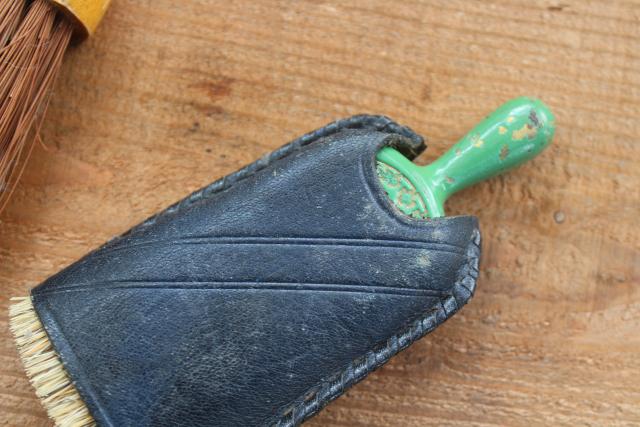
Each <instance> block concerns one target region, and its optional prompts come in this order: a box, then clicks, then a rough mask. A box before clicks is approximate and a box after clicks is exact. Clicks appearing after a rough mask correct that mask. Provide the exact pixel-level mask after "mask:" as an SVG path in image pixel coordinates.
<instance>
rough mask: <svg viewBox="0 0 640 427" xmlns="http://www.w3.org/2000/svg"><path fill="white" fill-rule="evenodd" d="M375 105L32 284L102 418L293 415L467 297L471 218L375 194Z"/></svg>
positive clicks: (66, 359) (397, 131) (382, 131)
mask: <svg viewBox="0 0 640 427" xmlns="http://www.w3.org/2000/svg"><path fill="white" fill-rule="evenodd" d="M386 145H389V146H393V147H395V148H396V149H398V150H400V151H401V152H402V153H404V154H405V155H406V156H407V157H409V158H413V157H415V156H416V155H417V154H419V153H420V152H421V151H422V150H423V149H424V148H425V147H424V143H423V140H422V138H421V137H420V136H418V135H416V134H415V133H413V132H412V131H411V130H409V129H408V128H406V127H402V126H399V125H397V124H395V123H394V122H392V121H391V120H389V119H388V118H386V117H381V116H355V117H352V118H349V119H345V120H341V121H338V122H334V123H332V124H330V125H328V126H326V127H323V128H321V129H319V130H317V131H314V132H311V133H309V134H307V135H304V136H303V137H301V138H299V139H296V140H295V141H293V142H291V143H289V144H287V145H285V146H283V147H282V148H280V149H278V150H276V151H274V152H272V153H270V154H268V155H266V156H264V157H263V158H261V159H260V160H258V161H256V162H255V163H253V164H251V165H249V166H247V167H245V168H244V169H241V170H239V171H238V172H235V173H233V174H231V175H229V176H226V177H224V178H222V179H220V180H218V181H216V182H214V183H213V184H211V185H209V186H207V187H205V188H203V189H201V190H199V191H197V192H195V193H193V194H192V195H190V196H189V197H187V198H185V199H184V200H182V201H180V202H179V203H177V204H175V205H173V206H171V207H169V208H168V209H166V210H165V211H163V212H161V213H160V214H158V215H156V216H154V217H152V218H150V219H148V220H147V221H145V222H144V223H142V224H140V225H138V226H137V227H134V228H133V229H132V230H130V231H129V232H127V233H126V234H124V235H122V236H120V237H118V238H116V239H114V240H112V241H111V242H109V243H107V244H106V245H104V246H103V247H101V248H99V249H98V250H96V251H94V252H92V253H90V254H88V255H87V256H85V257H84V258H82V259H81V260H79V261H78V262H76V263H75V264H73V265H71V266H70V267H68V268H66V269H65V270H63V271H62V272H60V273H58V274H56V275H55V276H53V277H51V278H50V279H48V280H47V281H45V282H44V283H43V284H42V285H40V286H39V287H37V288H36V289H34V290H33V292H32V298H33V302H34V306H35V307H36V311H37V313H38V315H39V316H40V319H41V320H42V322H43V324H44V325H45V328H46V331H47V333H48V335H49V338H50V340H51V341H52V343H53V345H54V347H55V349H56V351H57V352H58V354H59V355H60V357H61V359H62V361H63V363H64V366H65V369H66V371H67V372H68V373H69V375H70V376H71V378H72V380H73V381H74V382H75V385H76V387H77V389H78V391H79V393H80V394H81V396H82V398H83V400H84V402H85V403H86V404H87V406H88V407H89V409H90V412H91V414H92V415H93V417H94V418H95V420H96V421H97V422H98V424H99V425H102V426H118V427H121V426H136V427H139V426H194V425H198V426H293V425H298V424H300V423H301V422H303V421H304V420H305V419H307V418H309V417H310V416H312V415H314V414H315V413H317V412H318V411H319V410H320V409H321V408H322V407H324V406H325V405H326V404H327V403H328V402H330V401H331V400H333V399H335V398H336V397H338V396H339V395H341V394H342V393H343V392H344V391H345V389H346V388H348V387H350V386H351V385H353V384H354V383H356V382H358V381H360V380H361V379H363V378H364V377H365V376H366V375H367V374H369V373H370V372H372V371H373V370H375V369H376V368H378V367H379V366H381V365H382V364H384V363H385V362H387V361H388V360H389V358H390V357H391V356H393V355H394V354H396V353H397V352H399V351H400V350H402V349H404V348H405V347H407V346H409V345H410V344H411V343H412V342H414V341H415V340H417V339H418V338H420V337H422V336H424V335H425V334H427V333H429V332H430V331H432V330H433V329H434V328H435V327H436V326H438V325H439V324H441V323H442V322H443V321H444V320H446V319H447V318H448V317H450V316H451V315H452V314H454V313H455V312H456V311H457V310H458V309H459V308H460V307H461V306H462V305H463V304H465V303H466V302H467V300H468V299H469V298H470V297H471V295H472V294H473V292H474V289H475V283H476V278H477V276H478V259H479V255H480V234H479V231H478V224H477V220H476V218H474V217H469V216H459V217H445V218H438V219H432V220H417V219H412V218H409V217H406V216H404V215H403V214H402V213H400V212H399V211H398V210H396V208H395V207H394V206H393V205H392V203H391V202H390V201H389V200H388V198H387V197H386V195H385V193H384V191H383V190H382V188H381V186H380V184H379V182H378V178H377V176H376V163H375V156H376V153H377V152H378V150H379V149H380V148H381V147H383V146H386Z"/></svg>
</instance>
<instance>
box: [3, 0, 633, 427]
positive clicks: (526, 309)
mask: <svg viewBox="0 0 640 427" xmlns="http://www.w3.org/2000/svg"><path fill="white" fill-rule="evenodd" d="M346 3H347V2H340V1H277V0H269V1H260V2H255V1H248V0H242V1H235V2H228V1H219V0H183V1H180V2H175V1H169V0H113V3H112V6H111V8H110V10H109V11H108V13H107V15H106V17H105V20H104V22H103V24H102V26H101V27H100V28H99V29H98V32H97V34H96V36H95V37H94V38H93V39H91V40H90V41H88V42H87V43H85V44H82V45H80V46H77V47H75V48H72V49H71V50H70V52H69V53H68V55H67V58H66V60H65V64H64V67H63V70H62V73H61V77H60V79H59V80H58V82H57V85H56V88H55V92H56V93H55V94H54V97H53V103H52V105H51V108H50V110H49V113H48V117H47V119H46V125H45V129H44V130H43V132H42V137H43V142H44V144H43V145H42V146H40V147H38V148H37V149H36V152H35V154H34V156H33V158H32V161H31V162H30V164H29V167H28V170H27V172H26V174H25V176H24V179H23V180H22V183H21V185H20V186H19V188H18V190H17V192H16V195H15V197H14V199H13V201H12V203H11V205H10V206H9V208H8V209H7V210H6V211H5V212H4V214H3V215H2V217H1V218H0V312H2V313H3V315H2V316H0V425H5V426H22V425H29V426H48V425H50V423H49V421H48V420H47V418H46V415H45V413H44V411H43V409H42V408H41V406H40V404H39V403H38V400H37V398H36V397H35V395H34V393H33V390H32V389H31V386H30V385H29V383H28V381H27V379H26V377H25V375H24V373H23V371H22V367H21V365H20V362H19V361H18V358H17V354H16V351H15V349H14V347H13V344H12V340H11V338H10V334H9V332H8V327H7V316H6V313H7V307H8V305H9V300H8V299H9V297H10V296H20V295H25V294H27V292H28V289H30V288H31V287H33V286H35V285H36V284H38V283H39V282H40V281H41V280H43V279H44V278H46V277H47V276H48V275H50V274H52V273H54V272H56V271H57V270H58V269H60V268H62V267H64V266H65V265H67V264H69V263H71V262H73V261H74V260H75V259H77V258H78V257H80V256H81V255H83V254H84V253H85V252H87V251H88V250H90V249H92V248H94V247H95V246H97V245H99V244H100V243H102V242H103V241H105V240H106V239H108V238H110V237H112V236H114V235H117V234H119V233H121V232H123V231H125V230H126V229H128V228H129V227H131V226H133V225H135V224H136V223H138V222H140V221H141V220H143V219H144V218H146V217H147V216H149V215H151V214H152V213H154V212H155V211H157V210H159V209H161V208H163V207H165V206H167V205H168V204H170V203H172V202H174V201H176V200H178V199H180V198H182V197H183V196H184V195H186V194H187V193H189V192H190V191H192V190H195V189H197V188H199V187H200V186H202V185H205V184H207V183H209V182H211V181H212V180H214V179H216V178H218V177H220V176H222V175H225V174H227V173H229V172H232V171H234V170H236V169H237V168H239V167H240V166H243V165H245V164H246V163H248V162H251V161H253V160H255V159H257V158H258V157H260V156H261V155H263V154H264V153H267V152H268V151H270V150H272V149H274V148H277V147H278V146H280V145H282V144H283V143H285V142H287V141H288V140H290V139H292V138H294V137H296V136H298V135H300V134H302V133H304V132H306V131H309V130H311V129H314V128H316V127H318V126H321V125H323V124H325V123H327V122H329V121H331V120H334V119H337V118H341V117H344V116H348V115H351V114H356V113H362V112H368V113H382V114H387V115H389V116H391V117H392V118H394V119H396V120H397V121H399V122H400V123H404V124H407V125H409V126H411V127H413V128H414V129H415V130H416V131H418V132H419V133H421V134H424V135H427V136H428V138H429V140H430V144H429V145H430V147H429V149H428V150H427V152H426V153H425V154H424V155H422V156H421V157H420V158H419V162H421V163H427V162H429V161H431V160H433V159H434V158H436V157H437V156H438V155H439V154H441V153H443V152H444V151H445V149H446V147H448V146H449V145H450V144H452V143H453V142H455V141H456V140H457V139H458V138H459V137H461V136H462V135H463V134H464V133H465V132H466V130H468V129H469V128H470V127H471V126H473V125H474V124H475V123H476V122H477V121H478V120H480V119H481V118H482V117H483V116H484V115H485V114H486V113H488V112H489V111H491V110H492V109H493V108H495V107H496V106H498V105H499V104H500V103H502V102H503V101H505V100H507V99H509V98H511V97H515V96H519V95H529V96H536V97H540V98H542V99H543V100H544V101H546V102H547V103H548V104H549V105H550V106H551V108H552V109H553V110H554V112H555V114H556V116H557V119H558V120H557V121H558V131H557V133H556V139H555V142H554V144H553V146H552V147H551V148H550V149H548V150H547V151H546V152H545V153H543V154H542V155H541V156H540V157H539V158H537V159H536V160H535V161H534V162H532V163H530V164H528V165H525V166H523V167H521V168H520V169H518V170H517V171H514V172H512V173H510V174H508V175H507V176H504V177H500V178H496V179H493V180H491V181H489V182H487V183H484V184H482V185H479V186H477V187H475V188H473V189H469V190H466V191H464V192H463V193H462V194H459V195H458V196H457V197H456V198H455V199H453V200H452V201H451V202H450V203H449V205H448V211H449V213H451V214H463V213H469V214H474V215H477V216H478V217H479V218H480V223H481V226H482V230H483V235H484V254H483V255H484V257H483V262H482V266H481V277H480V280H479V284H478V291H477V294H476V296H475V298H474V299H473V300H472V301H471V303H470V304H469V305H468V306H467V307H465V308H464V309H463V310H462V312H461V313H459V314H458V315H456V316H455V317H454V318H453V319H451V320H450V321H449V322H447V323H446V324H445V325H443V326H442V327H441V328H440V329H438V330H437V331H436V332H434V333H433V334H431V335H429V336H428V337H427V338H425V339H423V340H421V341H420V342H419V343H417V344H416V345H414V346H412V347H411V348H410V349H408V350H407V351H405V352H403V353H402V354H401V355H399V356H398V357H396V358H395V359H394V360H393V361H392V362H390V363H389V364H388V365H386V366H385V367H384V368H382V369H381V370H379V371H378V372H376V373H375V374H373V375H371V376H370V377H369V378H368V379H367V380H365V381H364V382H362V383H361V384H359V385H357V386H356V387H354V388H353V389H352V390H350V391H349V392H348V393H347V395H346V396H344V397H342V398H340V399H339V400H338V401H336V402H334V403H332V404H331V405H329V407H328V408H327V409H325V410H324V411H323V412H322V413H321V414H320V415H319V416H317V417H316V418H314V419H313V420H312V421H310V422H309V425H310V426H314V427H321V426H323V427H338V426H396V425H402V426H432V425H433V426H435V425H438V426H462V425H465V426H466V425H475V426H497V425H514V426H517V425H552V424H553V425H566V426H569V425H571V426H573V425H593V426H597V425H615V426H631V425H639V424H640V357H638V353H639V351H640V335H639V333H638V331H639V327H640V280H639V278H640V246H639V243H638V242H639V241H640V227H639V225H640V224H639V222H638V218H639V216H640V162H639V160H638V159H639V158H640V121H639V119H638V118H639V117H640V2H638V1H630V0H622V1H607V2H604V1H602V2H598V1H595V0H585V1H581V0H563V1H562V2H558V1H557V0H527V1H520V0H497V1H491V2H475V1H461V0H446V1H445V0H439V1H421V2H418V1H392V2H391V1H388V0H371V1H367V2H357V3H356V2H349V3H350V4H346Z"/></svg>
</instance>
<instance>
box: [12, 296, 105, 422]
mask: <svg viewBox="0 0 640 427" xmlns="http://www.w3.org/2000/svg"><path fill="white" fill-rule="evenodd" d="M12 301H16V303H15V304H13V305H12V306H11V307H10V308H9V317H10V328H11V332H12V333H13V336H14V338H15V341H16V344H17V347H18V352H19V353H20V358H21V359H22V363H23V364H24V368H25V371H26V372H27V376H28V377H29V380H30V381H31V384H33V386H34V387H35V389H36V395H37V396H38V397H39V398H40V399H41V401H42V404H43V405H44V407H45V409H46V410H47V413H48V414H49V417H51V418H52V419H53V421H54V422H55V423H56V425H57V426H61V427H85V426H95V425H96V423H95V421H94V419H93V417H91V414H89V410H88V409H87V406H86V405H85V404H84V402H83V401H82V398H81V397H80V394H79V393H78V390H76V387H75V386H74V385H73V382H72V381H71V379H70V378H69V375H67V372H66V371H65V369H64V366H63V365H62V361H61V360H60V357H59V356H58V354H57V353H56V352H55V350H54V349H53V346H52V345H51V341H49V337H48V336H47V333H46V331H45V330H44V327H43V326H42V323H41V322H40V319H39V318H38V315H37V313H36V311H35V309H34V307H33V304H32V302H31V298H30V297H26V298H12Z"/></svg>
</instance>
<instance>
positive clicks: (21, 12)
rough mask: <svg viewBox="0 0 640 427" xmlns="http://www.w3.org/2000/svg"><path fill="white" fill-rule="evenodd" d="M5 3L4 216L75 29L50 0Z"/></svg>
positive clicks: (0, 165) (0, 34)
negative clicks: (5, 207)
mask: <svg viewBox="0 0 640 427" xmlns="http://www.w3.org/2000/svg"><path fill="white" fill-rule="evenodd" d="M0 3H1V5H0V211H2V209H3V208H4V206H5V205H6V202H7V200H8V199H9V197H10V196H11V193H12V192H13V190H14V189H15V186H16V183H17V180H18V178H19V177H20V175H21V174H22V171H23V170H24V165H25V163H26V160H27V159H28V158H29V156H30V154H31V151H32V149H33V142H34V139H35V135H37V133H38V131H39V128H40V125H41V124H42V118H43V117H44V112H45V110H46V107H47V104H48V101H49V94H50V89H51V86H52V85H53V81H54V80H55V77H56V75H57V74H58V70H59V69H60V65H61V63H62V57H63V55H64V52H65V51H66V49H67V46H68V45H69V40H70V39H71V34H72V32H73V28H72V24H71V23H70V22H69V21H68V19H66V17H65V16H64V15H63V14H61V13H59V12H58V11H57V10H56V9H55V8H54V7H53V6H52V5H51V4H50V3H49V2H48V1H47V0H35V1H33V2H29V1H26V0H2V2H0Z"/></svg>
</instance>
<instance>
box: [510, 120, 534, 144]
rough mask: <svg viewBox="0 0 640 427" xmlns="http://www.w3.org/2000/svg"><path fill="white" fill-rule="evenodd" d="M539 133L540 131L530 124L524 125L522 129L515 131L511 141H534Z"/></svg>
mask: <svg viewBox="0 0 640 427" xmlns="http://www.w3.org/2000/svg"><path fill="white" fill-rule="evenodd" d="M537 133H538V129H537V128H536V127H534V126H531V125H530V124H529V123H526V124H524V125H522V127H521V128H520V129H518V130H514V131H513V132H512V133H511V139H512V140H514V141H521V140H523V139H525V138H528V139H533V138H534V137H535V136H536V134H537Z"/></svg>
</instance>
